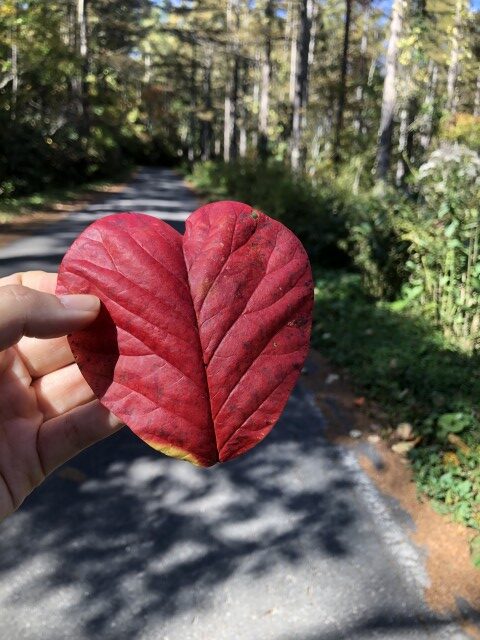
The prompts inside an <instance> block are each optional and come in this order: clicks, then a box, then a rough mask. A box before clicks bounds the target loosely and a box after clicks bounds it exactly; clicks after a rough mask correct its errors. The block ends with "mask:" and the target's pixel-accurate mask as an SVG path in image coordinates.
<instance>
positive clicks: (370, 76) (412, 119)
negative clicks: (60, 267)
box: [0, 0, 480, 564]
mask: <svg viewBox="0 0 480 640" xmlns="http://www.w3.org/2000/svg"><path fill="white" fill-rule="evenodd" d="M478 9H479V5H478V4H477V5H475V3H473V4H472V3H470V2H469V0H391V1H387V0H383V1H380V0H216V2H211V1H210V0H202V1H200V0H158V1H151V0H125V1H124V2H121V3H119V2H114V0H62V1H61V2H55V1H54V0H51V1H48V2H47V1H46V0H30V1H25V2H22V1H20V0H2V2H1V4H0V210H6V211H8V210H14V209H15V210H21V208H22V206H23V204H25V206H27V205H28V203H31V202H32V196H33V195H35V194H38V193H43V192H48V190H50V189H53V188H62V187H67V186H71V185H81V184H83V183H87V182H91V181H95V180H116V179H118V177H119V176H120V175H124V174H125V172H127V171H128V170H129V168H131V167H133V166H136V165H139V164H143V165H145V164H152V165H163V166H167V165H168V166H176V167H177V168H178V170H180V171H182V172H183V173H184V175H186V176H187V178H188V180H189V181H190V183H191V184H192V185H194V186H195V188H196V189H197V191H198V192H199V193H201V194H202V195H203V197H205V198H206V199H220V198H222V199H239V200H244V201H246V202H248V203H250V204H252V205H255V206H258V207H260V208H262V209H263V210H264V211H265V212H266V213H269V214H270V215H272V216H275V217H278V218H279V219H280V220H282V221H283V222H284V223H285V224H287V226H289V227H290V228H292V229H293V230H294V231H295V232H296V233H297V235H298V236H299V237H300V238H301V240H302V242H303V243H304V245H305V246H306V248H307V250H308V252H309V255H310V258H311V261H312V264H313V266H314V270H315V277H316V278H317V287H316V297H317V320H316V324H315V328H314V343H315V345H316V346H317V347H318V348H319V349H320V350H321V351H322V353H324V354H325V355H327V356H328V357H329V358H330V359H331V360H332V362H334V363H335V364H337V365H339V366H340V367H342V368H344V369H345V370H347V371H348V372H349V375H350V376H351V378H352V380H353V381H354V383H355V384H356V385H357V386H358V389H359V390H360V391H361V392H362V393H365V394H366V395H367V396H368V397H369V398H372V399H373V400H375V401H377V402H380V403H381V404H382V406H383V407H384V410H385V415H386V421H387V422H388V423H389V424H390V425H392V427H395V425H396V424H398V423H401V422H402V421H407V422H408V423H409V424H410V423H411V424H412V425H413V431H414V434H415V436H416V438H415V441H414V442H415V445H412V448H411V450H410V452H409V456H410V459H411V461H412V465H413V468H414V471H415V473H416V479H417V484H418V486H419V489H420V490H421V491H422V492H424V493H426V494H428V495H429V496H430V497H431V498H432V499H433V500H434V501H435V504H436V505H437V507H438V508H439V509H440V510H443V511H447V512H449V513H451V514H453V517H454V518H455V519H457V520H458V521H460V522H463V523H465V524H467V525H469V526H470V527H473V528H476V529H478V530H480V469H479V464H478V460H479V457H480V444H479V443H480V411H479V404H478V399H479V398H480V368H479V364H480V355H479V349H480V305H479V296H480V257H479V251H480V245H479V243H480V217H479V214H480V209H479V205H478V203H479V195H480V157H479V152H480V12H479V10H478ZM28 206H30V205H28ZM15 207H16V208H15ZM479 546H480V545H479ZM478 562H479V564H480V558H479V559H478Z"/></svg>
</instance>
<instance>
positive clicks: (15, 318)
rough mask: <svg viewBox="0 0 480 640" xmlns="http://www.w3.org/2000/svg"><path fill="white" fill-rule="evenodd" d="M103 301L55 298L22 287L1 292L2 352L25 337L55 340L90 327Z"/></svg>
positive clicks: (14, 285)
mask: <svg viewBox="0 0 480 640" xmlns="http://www.w3.org/2000/svg"><path fill="white" fill-rule="evenodd" d="M99 310H100V301H99V300H98V298H96V297H95V296H90V295H70V296H62V297H60V298H57V297H56V296H54V295H52V294H49V293H43V292H40V291H36V290H34V289H30V288H29V287H25V286H23V285H19V284H7V285H6V286H3V287H1V288H0V350H3V349H6V348H7V347H10V346H12V345H14V344H16V343H17V342H18V341H19V340H20V338H21V337H22V336H24V335H25V336H30V337H36V338H54V337H58V336H62V335H66V334H67V333H71V332H72V331H76V330H78V329H82V328H83V327H85V326H87V325H88V324H90V323H91V322H92V321H93V320H94V319H95V318H96V317H97V315H98V312H99Z"/></svg>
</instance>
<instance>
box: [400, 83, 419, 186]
mask: <svg viewBox="0 0 480 640" xmlns="http://www.w3.org/2000/svg"><path fill="white" fill-rule="evenodd" d="M417 110H418V103H417V99H416V97H415V96H411V97H410V98H409V99H408V102H407V106H406V107H405V108H403V109H402V111H401V113H400V132H399V140H398V153H399V158H398V162H397V173H396V176H395V183H396V185H397V187H404V186H405V180H406V178H407V176H408V174H409V172H410V166H411V163H412V160H413V158H412V153H413V130H412V127H411V125H412V122H413V120H414V118H415V114H416V113H417Z"/></svg>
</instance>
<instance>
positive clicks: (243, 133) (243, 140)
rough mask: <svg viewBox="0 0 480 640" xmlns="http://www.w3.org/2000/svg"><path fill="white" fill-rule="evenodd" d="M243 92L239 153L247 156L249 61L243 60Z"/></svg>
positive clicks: (241, 156)
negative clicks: (246, 98) (246, 99)
mask: <svg viewBox="0 0 480 640" xmlns="http://www.w3.org/2000/svg"><path fill="white" fill-rule="evenodd" d="M241 85H242V92H241V100H240V107H239V116H240V117H239V127H238V128H239V139H238V153H239V156H240V158H245V156H246V155H247V146H248V140H247V107H246V101H245V97H246V95H247V93H248V62H247V60H244V61H243V65H242V82H241Z"/></svg>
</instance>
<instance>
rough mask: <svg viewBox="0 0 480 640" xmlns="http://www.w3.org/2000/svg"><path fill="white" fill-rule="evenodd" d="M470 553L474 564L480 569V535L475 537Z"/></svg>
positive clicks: (471, 543)
mask: <svg viewBox="0 0 480 640" xmlns="http://www.w3.org/2000/svg"><path fill="white" fill-rule="evenodd" d="M470 553H471V555H472V560H473V564H474V565H475V566H476V567H478V568H479V569H480V535H478V536H475V537H474V538H473V540H471V542H470Z"/></svg>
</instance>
